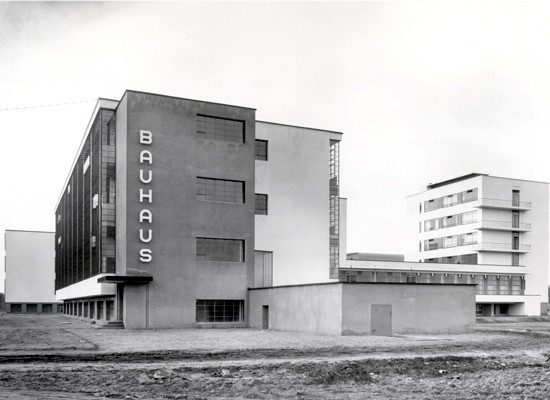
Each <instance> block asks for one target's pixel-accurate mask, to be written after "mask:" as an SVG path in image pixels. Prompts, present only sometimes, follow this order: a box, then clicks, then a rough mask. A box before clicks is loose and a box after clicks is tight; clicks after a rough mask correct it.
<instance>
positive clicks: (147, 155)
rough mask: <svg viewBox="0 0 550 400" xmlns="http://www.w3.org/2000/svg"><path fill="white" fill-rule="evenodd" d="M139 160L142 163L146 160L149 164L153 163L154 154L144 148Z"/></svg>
mask: <svg viewBox="0 0 550 400" xmlns="http://www.w3.org/2000/svg"><path fill="white" fill-rule="evenodd" d="M139 162H140V163H142V164H145V163H146V162H147V163H148V164H153V155H152V154H151V152H150V151H149V150H142V151H141V153H139Z"/></svg>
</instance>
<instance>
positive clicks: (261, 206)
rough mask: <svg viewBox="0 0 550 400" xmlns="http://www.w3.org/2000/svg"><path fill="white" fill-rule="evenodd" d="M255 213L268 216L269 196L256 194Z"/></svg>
mask: <svg viewBox="0 0 550 400" xmlns="http://www.w3.org/2000/svg"><path fill="white" fill-rule="evenodd" d="M254 212H255V213H256V214H258V215H267V194H258V193H256V195H255V209H254Z"/></svg>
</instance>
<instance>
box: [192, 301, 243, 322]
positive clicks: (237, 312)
mask: <svg viewBox="0 0 550 400" xmlns="http://www.w3.org/2000/svg"><path fill="white" fill-rule="evenodd" d="M243 311H244V300H197V301H196V310H195V316H196V321H197V322H243V321H244V312H243Z"/></svg>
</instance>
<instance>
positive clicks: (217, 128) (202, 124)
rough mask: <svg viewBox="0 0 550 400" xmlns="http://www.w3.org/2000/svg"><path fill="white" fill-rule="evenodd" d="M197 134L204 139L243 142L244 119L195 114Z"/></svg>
mask: <svg viewBox="0 0 550 400" xmlns="http://www.w3.org/2000/svg"><path fill="white" fill-rule="evenodd" d="M197 134H198V135H199V136H200V137H202V138H204V139H210V140H221V141H224V142H237V143H244V121H238V120H234V119H228V118H219V117H209V116H206V115H197Z"/></svg>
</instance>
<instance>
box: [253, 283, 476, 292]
mask: <svg viewBox="0 0 550 400" xmlns="http://www.w3.org/2000/svg"><path fill="white" fill-rule="evenodd" d="M324 285H422V286H429V285H432V286H433V285H437V286H476V284H475V283H421V282H414V283H412V282H340V281H338V282H319V283H301V284H296V285H281V286H263V287H257V288H248V290H265V289H283V288H292V287H305V286H324Z"/></svg>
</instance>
